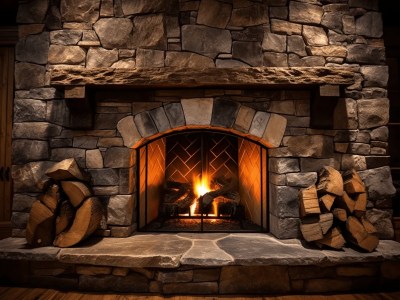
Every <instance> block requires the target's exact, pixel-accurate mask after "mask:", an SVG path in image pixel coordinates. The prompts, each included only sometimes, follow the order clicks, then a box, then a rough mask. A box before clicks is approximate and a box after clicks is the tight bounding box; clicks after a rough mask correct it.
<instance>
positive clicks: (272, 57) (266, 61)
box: [263, 52, 288, 67]
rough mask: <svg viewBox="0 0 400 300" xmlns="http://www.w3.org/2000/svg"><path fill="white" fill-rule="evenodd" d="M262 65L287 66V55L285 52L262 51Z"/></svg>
mask: <svg viewBox="0 0 400 300" xmlns="http://www.w3.org/2000/svg"><path fill="white" fill-rule="evenodd" d="M263 66H265V67H287V66H288V56H287V54H286V53H275V52H264V55H263Z"/></svg>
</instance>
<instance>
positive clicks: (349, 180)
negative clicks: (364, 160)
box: [343, 169, 366, 194]
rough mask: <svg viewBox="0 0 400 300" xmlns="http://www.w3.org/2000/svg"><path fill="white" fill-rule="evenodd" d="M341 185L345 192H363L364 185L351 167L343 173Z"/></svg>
mask: <svg viewBox="0 0 400 300" xmlns="http://www.w3.org/2000/svg"><path fill="white" fill-rule="evenodd" d="M343 187H344V190H345V191H346V192H347V194H356V193H365V191H366V190H365V185H364V182H363V181H362V179H361V178H360V176H359V175H358V173H357V172H356V171H355V170H354V169H352V170H350V171H347V172H345V173H344V174H343Z"/></svg>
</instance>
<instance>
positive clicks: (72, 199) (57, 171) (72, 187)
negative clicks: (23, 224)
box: [26, 158, 103, 247]
mask: <svg viewBox="0 0 400 300" xmlns="http://www.w3.org/2000/svg"><path fill="white" fill-rule="evenodd" d="M46 175H47V176H48V177H49V180H48V183H47V184H46V186H47V188H46V189H45V191H44V192H43V193H42V194H41V195H40V196H39V197H38V200H36V201H35V202H34V203H33V204H32V208H31V211H30V215H29V220H28V225H27V228H26V239H27V242H28V244H30V245H31V246H33V247H43V246H49V245H54V246H58V247H71V246H73V245H75V244H77V243H79V242H81V241H82V240H84V239H85V238H87V237H88V236H89V235H91V234H92V233H93V232H94V231H95V230H96V229H97V228H98V227H99V225H100V221H101V219H102V216H103V210H102V205H101V203H100V201H99V199H98V198H96V197H93V196H92V192H91V189H90V187H89V176H88V175H87V174H86V173H85V172H83V170H82V169H80V168H79V166H78V165H77V163H76V161H75V159H73V158H70V159H66V160H63V161H61V162H59V163H56V164H55V165H54V166H53V167H51V168H50V169H49V170H47V172H46Z"/></svg>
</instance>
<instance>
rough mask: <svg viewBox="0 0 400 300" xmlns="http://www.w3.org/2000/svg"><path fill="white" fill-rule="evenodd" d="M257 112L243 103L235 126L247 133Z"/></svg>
mask: <svg viewBox="0 0 400 300" xmlns="http://www.w3.org/2000/svg"><path fill="white" fill-rule="evenodd" d="M255 113H256V111H255V110H254V109H253V108H251V107H248V106H244V105H241V106H240V108H239V111H238V113H237V117H236V120H235V124H234V125H233V128H234V129H236V130H239V131H241V132H244V133H247V132H248V131H249V130H250V126H251V124H252V121H253V118H254V115H255Z"/></svg>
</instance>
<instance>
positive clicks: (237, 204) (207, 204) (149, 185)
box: [136, 130, 268, 232]
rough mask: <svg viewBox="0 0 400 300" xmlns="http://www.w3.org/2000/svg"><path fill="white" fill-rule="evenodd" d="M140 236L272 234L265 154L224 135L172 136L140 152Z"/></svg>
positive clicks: (194, 133) (262, 149)
mask: <svg viewBox="0 0 400 300" xmlns="http://www.w3.org/2000/svg"><path fill="white" fill-rule="evenodd" d="M137 160H138V161H137V163H138V176H137V179H136V180H137V185H136V186H137V187H138V189H137V193H138V194H137V196H138V199H139V201H138V210H137V211H138V224H139V228H138V229H139V230H142V231H172V232H178V231H179V232H181V231H204V232H210V231H212V232H216V231H217V232H240V231H246V232H249V231H251V232H259V231H267V230H268V228H267V227H268V225H267V224H268V220H267V149H266V148H265V147H263V146H261V145H260V144H258V143H256V142H254V141H251V140H248V139H247V138H244V137H238V136H235V135H231V134H227V133H225V132H217V131H205V130H201V131H200V130H197V131H196V130H193V131H184V132H180V133H174V134H170V135H167V136H164V137H161V138H159V139H157V140H154V141H151V142H149V143H147V144H145V145H143V146H142V147H140V148H139V149H138V156H137Z"/></svg>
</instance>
